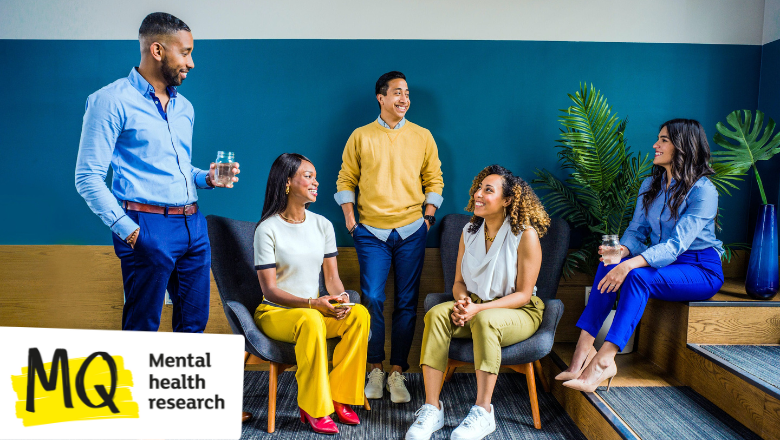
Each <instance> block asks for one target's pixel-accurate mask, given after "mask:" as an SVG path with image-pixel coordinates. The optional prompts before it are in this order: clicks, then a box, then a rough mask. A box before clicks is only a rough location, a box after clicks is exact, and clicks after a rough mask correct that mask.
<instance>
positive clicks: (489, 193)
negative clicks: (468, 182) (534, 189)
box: [474, 174, 512, 218]
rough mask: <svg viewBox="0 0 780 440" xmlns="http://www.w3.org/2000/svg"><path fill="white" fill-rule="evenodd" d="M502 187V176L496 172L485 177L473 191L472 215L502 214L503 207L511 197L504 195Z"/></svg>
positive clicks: (507, 204)
mask: <svg viewBox="0 0 780 440" xmlns="http://www.w3.org/2000/svg"><path fill="white" fill-rule="evenodd" d="M503 188H504V178H503V177H501V176H499V175H498V174H491V175H489V176H487V177H485V178H484V179H483V180H482V183H480V184H479V186H478V187H477V191H475V192H474V215H477V216H479V217H482V218H485V217H490V216H493V215H503V213H504V208H505V207H507V206H509V204H510V203H511V201H512V198H511V197H504V190H503Z"/></svg>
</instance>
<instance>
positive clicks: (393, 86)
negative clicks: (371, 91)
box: [376, 78, 411, 123]
mask: <svg viewBox="0 0 780 440" xmlns="http://www.w3.org/2000/svg"><path fill="white" fill-rule="evenodd" d="M387 86H388V87H387V94H385V95H382V94H379V95H376V99H377V101H379V106H380V107H381V109H382V110H381V115H380V116H381V117H382V120H383V121H385V122H387V123H390V122H395V123H398V122H399V121H400V120H401V119H403V118H404V116H406V112H407V111H408V110H409V106H410V105H411V100H410V99H409V86H408V85H407V84H406V80H404V79H402V78H396V79H393V80H390V81H389V82H388V83H387Z"/></svg>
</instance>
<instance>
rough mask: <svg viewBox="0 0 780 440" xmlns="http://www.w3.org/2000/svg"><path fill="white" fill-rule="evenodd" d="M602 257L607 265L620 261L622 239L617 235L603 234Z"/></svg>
mask: <svg viewBox="0 0 780 440" xmlns="http://www.w3.org/2000/svg"><path fill="white" fill-rule="evenodd" d="M601 258H602V260H603V261H604V265H605V266H609V265H612V264H618V263H620V240H619V237H618V236H617V235H602V236H601Z"/></svg>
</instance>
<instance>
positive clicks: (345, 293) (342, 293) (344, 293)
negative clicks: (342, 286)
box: [339, 291, 349, 299]
mask: <svg viewBox="0 0 780 440" xmlns="http://www.w3.org/2000/svg"><path fill="white" fill-rule="evenodd" d="M341 295H347V299H349V293H347V292H346V291H344V292H341V293H339V296H341Z"/></svg>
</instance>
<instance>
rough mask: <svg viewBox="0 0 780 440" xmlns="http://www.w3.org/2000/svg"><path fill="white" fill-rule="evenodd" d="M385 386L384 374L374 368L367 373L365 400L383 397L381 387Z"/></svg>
mask: <svg viewBox="0 0 780 440" xmlns="http://www.w3.org/2000/svg"><path fill="white" fill-rule="evenodd" d="M384 384H385V372H384V371H382V370H380V369H379V368H374V369H373V370H371V372H370V373H368V382H367V383H366V398H367V399H381V398H382V396H383V395H384V390H383V389H382V386H383V385H384Z"/></svg>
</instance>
